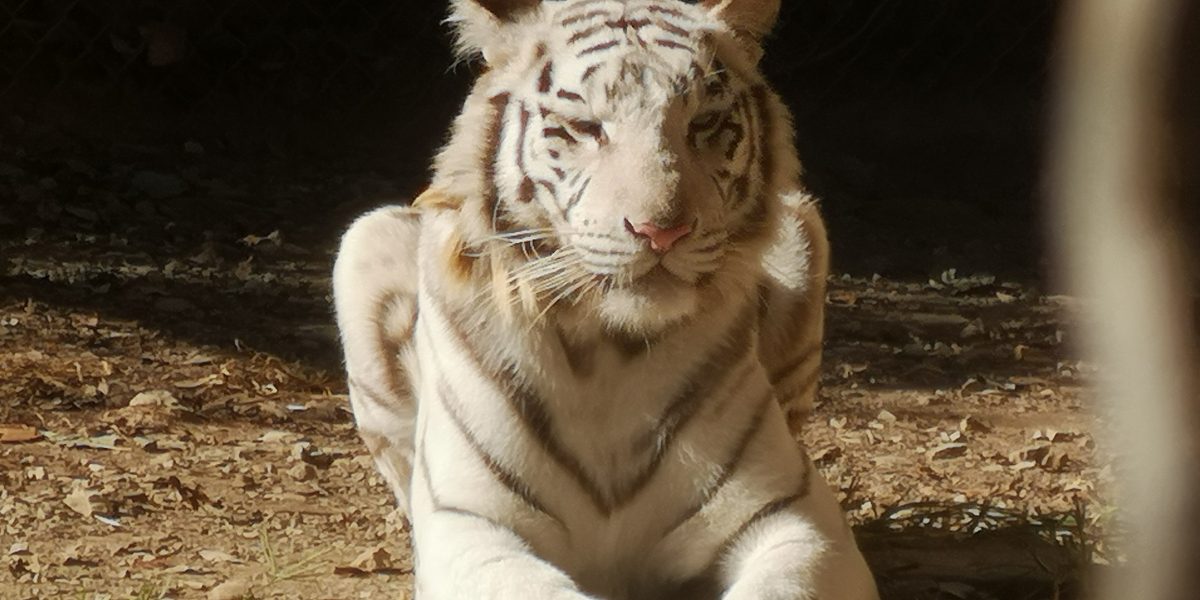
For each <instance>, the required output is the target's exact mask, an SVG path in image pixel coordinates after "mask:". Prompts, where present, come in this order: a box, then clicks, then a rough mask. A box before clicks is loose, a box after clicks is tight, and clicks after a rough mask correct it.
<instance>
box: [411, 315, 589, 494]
mask: <svg viewBox="0 0 1200 600" xmlns="http://www.w3.org/2000/svg"><path fill="white" fill-rule="evenodd" d="M438 300H439V299H436V298H435V302H436V303H437V305H438V306H437V308H438V311H439V312H441V313H442V315H443V318H445V319H446V321H447V324H448V325H449V329H450V331H451V333H452V334H453V335H454V337H455V340H456V341H457V342H458V345H459V346H461V347H462V348H463V349H464V350H465V351H466V353H467V355H468V357H469V359H470V360H471V362H472V366H473V367H474V368H475V369H476V370H478V371H479V372H480V373H481V374H482V375H484V376H485V377H487V378H488V379H489V380H490V381H491V382H492V383H493V384H494V385H495V386H496V387H497V389H498V391H499V392H500V394H501V395H502V396H504V398H505V400H506V401H507V402H508V404H509V407H510V408H511V409H512V411H513V412H514V413H515V414H516V416H517V417H518V420H519V421H521V423H523V424H524V425H525V428H526V430H527V431H528V433H530V435H532V436H533V438H534V439H535V440H536V441H537V443H538V445H539V446H541V448H542V450H543V451H545V452H546V454H548V455H549V456H550V458H552V459H553V460H554V461H555V462H556V463H558V465H559V467H561V468H562V469H563V470H564V471H566V472H567V474H568V475H570V476H571V478H572V479H574V480H575V482H576V483H577V484H578V485H579V486H580V487H581V488H582V489H583V491H584V492H585V493H586V494H587V496H588V498H589V499H590V500H591V502H592V504H593V505H594V506H595V507H596V509H597V510H599V511H600V512H601V513H602V514H605V515H608V514H611V513H612V510H613V507H612V504H611V503H610V502H609V501H608V499H607V498H606V495H605V494H604V492H603V491H602V490H601V489H600V486H599V485H598V484H596V482H594V481H592V479H591V478H590V477H588V476H587V474H586V472H585V471H584V469H583V465H582V463H580V461H579V459H578V458H576V457H575V456H574V455H572V454H571V453H570V452H568V451H567V450H566V448H565V447H563V445H562V444H561V443H560V442H559V440H558V438H557V437H556V436H555V435H554V431H553V424H552V423H551V421H550V415H549V413H548V412H547V410H546V408H545V403H544V402H543V401H542V399H541V397H539V396H538V394H537V393H536V392H535V391H534V390H532V389H530V388H528V387H527V386H525V385H523V384H522V383H521V382H522V380H523V379H524V378H523V377H522V375H521V373H520V372H518V370H517V368H516V366H515V365H512V364H501V365H498V366H492V365H489V364H487V363H486V362H485V361H484V360H483V355H482V354H481V353H480V352H479V350H478V348H476V347H475V345H474V344H472V343H471V338H470V337H469V336H467V335H466V333H464V332H463V331H462V329H461V323H462V319H461V318H460V316H459V315H457V314H455V313H453V312H451V311H450V310H448V308H447V307H446V306H445V305H444V304H442V303H441V302H439V301H438Z"/></svg>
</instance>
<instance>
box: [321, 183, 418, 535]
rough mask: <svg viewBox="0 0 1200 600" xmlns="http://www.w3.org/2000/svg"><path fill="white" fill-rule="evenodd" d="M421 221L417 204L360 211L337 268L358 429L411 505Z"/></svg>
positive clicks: (399, 496) (337, 300)
mask: <svg viewBox="0 0 1200 600" xmlns="http://www.w3.org/2000/svg"><path fill="white" fill-rule="evenodd" d="M420 228H421V219H420V215H419V213H417V212H416V211H415V210H414V209H409V208H402V207H387V208H381V209H379V210H376V211H374V212H371V213H369V214H367V215H365V216H363V217H361V218H359V219H358V220H357V221H355V223H354V224H353V225H352V226H351V227H350V229H349V230H348V231H347V232H346V234H345V235H344V236H343V237H342V242H341V246H340V247H339V249H338V257H337V262H336V264H335V265H334V272H333V295H334V305H335V309H336V311H337V321H338V329H339V330H340V331H341V335H342V349H343V352H344V356H345V361H346V372H347V375H348V377H347V379H348V381H349V387H350V404H351V406H352V407H353V409H354V418H355V420H356V422H357V425H358V432H359V435H360V436H361V437H362V439H363V441H364V442H366V445H367V448H368V449H369V450H370V452H371V455H372V457H373V458H374V459H375V464H376V465H377V466H378V468H379V472H380V473H381V474H382V475H383V477H384V479H385V480H386V481H387V483H388V485H389V486H390V487H391V489H392V492H393V493H394V494H395V496H396V501H397V502H398V503H399V505H400V508H401V509H403V510H404V511H405V512H406V513H408V508H409V487H410V480H411V478H412V465H413V438H414V435H413V434H414V431H413V430H414V424H415V422H416V412H417V404H416V400H415V398H414V397H413V391H412V381H413V380H414V378H415V376H416V370H415V367H416V364H415V362H416V361H415V360H412V358H411V347H412V339H411V338H412V332H413V330H414V327H415V324H416V320H417V282H418V273H417V246H418V242H419V239H420Z"/></svg>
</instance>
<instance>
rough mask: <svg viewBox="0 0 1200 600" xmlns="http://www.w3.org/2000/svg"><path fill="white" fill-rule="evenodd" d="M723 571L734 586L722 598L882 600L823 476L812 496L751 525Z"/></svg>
mask: <svg viewBox="0 0 1200 600" xmlns="http://www.w3.org/2000/svg"><path fill="white" fill-rule="evenodd" d="M809 468H810V469H814V468H815V467H813V466H812V465H811V464H810V465H809ZM775 508H777V507H775ZM723 567H724V570H725V571H726V578H727V580H729V581H730V583H729V587H728V588H727V590H726V592H725V594H724V595H722V596H721V598H722V600H879V592H878V591H877V590H876V588H875V579H874V577H872V575H871V570H870V568H869V567H868V566H867V563H866V560H864V559H863V556H862V553H861V552H859V550H858V547H857V545H856V543H855V541H854V536H853V533H852V532H851V531H850V527H849V525H847V524H846V522H845V520H844V518H843V516H842V512H841V507H840V506H839V505H838V503H837V498H836V496H834V494H833V491H832V490H831V489H830V488H829V486H828V485H827V484H826V483H825V481H824V479H823V478H821V477H820V475H819V474H816V476H815V477H814V478H813V480H812V487H811V489H810V490H809V494H808V495H807V496H806V497H804V498H802V499H800V500H798V501H796V502H794V503H793V504H792V505H791V506H788V507H785V508H784V509H782V510H780V511H779V512H777V513H775V514H772V515H769V516H767V517H765V518H763V519H761V520H759V521H758V522H756V523H754V524H752V525H751V526H750V527H748V528H747V529H746V530H745V531H744V532H743V533H742V535H741V537H740V538H739V539H738V540H737V542H736V543H735V544H734V546H733V547H732V548H731V552H730V555H729V558H728V560H726V562H725V564H724V565H723Z"/></svg>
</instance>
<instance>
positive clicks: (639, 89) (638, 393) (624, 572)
mask: <svg viewBox="0 0 1200 600" xmlns="http://www.w3.org/2000/svg"><path fill="white" fill-rule="evenodd" d="M455 10H456V12H455V13H454V14H455V15H456V18H457V19H458V20H459V28H460V35H461V39H462V40H463V43H464V44H466V45H467V46H468V47H470V48H475V49H478V50H480V51H482V53H483V54H484V55H485V57H486V58H487V60H488V62H489V65H490V66H491V67H492V68H491V70H489V71H488V72H487V73H486V74H484V75H483V76H481V77H480V79H479V81H478V82H477V83H476V85H475V87H474V89H473V91H472V93H471V95H470V97H469V98H468V99H467V101H466V105H465V107H464V111H463V114H462V115H461V116H460V117H459V119H458V120H457V121H456V124H455V127H454V131H453V134H452V137H451V141H450V143H449V144H448V146H447V147H446V149H445V150H444V151H443V152H442V154H441V155H440V157H439V159H438V161H437V164H436V167H435V177H434V181H433V186H432V188H431V189H432V190H433V191H431V192H429V193H427V194H426V196H424V197H423V198H422V199H421V200H420V201H418V203H417V204H418V208H417V209H415V210H403V209H385V210H384V211H380V212H377V213H373V214H372V215H369V216H367V217H365V218H363V219H361V220H360V221H359V222H358V223H356V225H355V226H354V227H352V229H351V231H350V232H349V233H348V234H347V236H346V238H345V239H344V241H343V248H342V250H341V254H340V255H339V263H338V267H337V268H336V269H335V278H334V280H335V297H336V299H337V305H338V306H337V308H338V315H339V325H340V326H341V329H342V332H343V342H344V345H345V347H346V355H347V369H348V371H349V375H350V381H351V398H352V402H353V404H354V408H355V414H356V417H357V419H358V423H359V428H360V431H361V432H362V433H363V437H364V439H365V440H366V441H367V442H368V445H369V447H370V448H371V450H372V453H373V454H374V455H375V457H376V459H377V462H378V463H379V464H380V468H381V471H382V472H383V473H384V475H385V476H386V477H387V478H388V480H389V482H390V483H391V485H392V487H393V489H394V491H395V492H396V495H397V497H398V499H399V500H400V502H401V504H402V505H403V506H405V508H406V509H407V510H408V511H409V514H410V517H411V519H412V521H413V528H414V531H413V535H414V546H415V548H416V554H417V556H418V567H417V587H418V594H420V595H421V596H422V597H428V598H516V597H518V596H520V597H523V598H524V597H535V598H543V597H545V598H585V597H592V596H588V594H591V595H594V596H596V597H603V598H611V599H636V598H662V597H670V596H671V595H680V594H682V595H680V596H679V597H689V598H703V597H713V598H715V597H722V598H810V597H817V596H818V595H819V596H820V597H821V598H872V597H874V596H875V592H874V585H873V582H872V581H871V578H870V574H869V572H868V571H867V569H866V566H865V563H864V562H863V561H862V558H861V556H860V555H859V553H858V551H857V549H856V548H855V547H854V542H853V538H852V537H851V536H850V534H849V529H848V527H847V526H846V524H845V522H844V520H843V518H842V515H841V514H840V510H839V507H838V505H837V502H836V501H835V499H834V497H833V495H832V493H831V491H830V490H829V489H828V487H827V486H826V485H825V483H824V482H823V481H822V480H821V478H820V475H819V474H818V473H816V471H815V470H814V468H813V466H812V464H811V462H810V461H808V459H807V457H806V456H805V455H804V452H803V450H802V449H801V448H800V447H799V446H798V445H797V444H796V443H795V441H794V436H793V431H792V430H791V429H790V428H789V423H788V422H789V420H790V421H792V423H793V425H794V424H795V423H796V422H798V420H799V418H800V416H801V415H802V413H803V412H804V411H805V410H807V407H808V406H810V405H811V398H812V397H813V395H814V394H815V391H816V388H815V386H816V378H817V372H818V370H819V356H820V336H821V318H822V311H821V307H820V305H821V302H822V301H823V295H824V287H823V281H824V276H825V269H826V265H827V260H828V259H827V249H826V242H825V239H824V232H823V229H821V225H820V220H819V216H818V215H817V213H816V210H815V207H814V205H813V204H812V202H811V200H809V199H808V198H807V197H806V196H804V195H803V194H802V193H801V192H800V191H799V165H798V163H797V161H796V159H795V153H794V151H793V150H792V148H791V133H790V123H789V121H788V117H787V113H786V110H785V109H784V108H783V106H782V105H781V103H780V102H779V101H778V99H777V98H776V97H775V96H774V94H773V93H772V92H771V91H770V89H769V87H767V85H766V84H765V82H763V81H762V78H761V76H760V75H758V73H757V71H756V67H755V63H756V60H757V50H756V49H757V39H758V37H759V36H761V35H762V34H763V33H764V32H765V31H766V29H767V28H768V27H769V26H770V24H771V22H772V21H773V19H774V15H775V13H776V12H777V10H778V5H777V4H773V3H770V2H760V1H755V0H743V1H741V2H738V1H736V0H733V1H726V2H723V3H712V5H707V4H706V5H700V6H693V5H687V4H683V3H680V2H675V1H672V0H631V1H628V2H617V1H611V0H567V1H564V2H546V3H540V2H536V1H532V0H531V1H529V2H486V3H476V2H473V1H466V0H464V1H461V2H458V3H456V4H455ZM380 246H386V248H380ZM414 254H415V256H414Z"/></svg>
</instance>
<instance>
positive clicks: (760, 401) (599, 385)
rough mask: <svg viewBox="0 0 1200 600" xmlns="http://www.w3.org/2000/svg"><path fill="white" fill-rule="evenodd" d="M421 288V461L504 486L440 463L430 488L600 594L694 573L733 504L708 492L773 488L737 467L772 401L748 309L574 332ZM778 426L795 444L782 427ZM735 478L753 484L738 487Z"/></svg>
mask: <svg viewBox="0 0 1200 600" xmlns="http://www.w3.org/2000/svg"><path fill="white" fill-rule="evenodd" d="M425 300H426V302H424V303H423V305H422V315H423V317H422V322H421V323H420V324H419V326H418V329H419V330H420V331H419V334H418V336H417V338H416V339H417V342H418V353H419V354H420V356H421V365H422V366H421V373H422V374H421V379H422V384H421V387H420V389H421V390H422V392H421V393H420V394H419V402H420V404H421V411H420V420H421V421H422V424H421V426H420V429H421V430H423V431H425V432H426V434H425V436H424V437H425V439H424V441H423V442H422V441H419V442H418V449H417V453H418V455H419V456H418V460H419V461H424V462H426V463H428V464H431V465H434V466H433V467H432V469H434V470H440V471H442V472H443V473H445V472H447V471H450V470H453V469H454V468H455V465H454V464H453V463H452V461H450V460H448V458H447V457H448V456H450V455H454V456H458V457H460V458H461V459H463V460H465V461H475V462H482V463H483V464H484V465H486V466H487V468H488V469H490V470H491V473H489V474H490V475H491V476H493V477H496V478H498V479H500V480H502V481H507V482H508V485H501V486H495V485H492V486H491V490H492V491H491V492H489V491H487V489H488V488H487V486H478V487H475V488H474V489H471V487H470V486H472V485H474V482H475V481H476V479H474V478H472V477H469V476H463V475H462V473H461V472H460V473H458V474H457V475H451V476H446V475H444V474H443V475H439V474H438V473H433V475H432V478H433V479H438V480H440V484H441V487H440V489H439V490H438V493H440V494H442V496H443V497H454V498H455V502H458V503H466V504H467V505H469V508H470V510H472V511H474V512H478V513H481V514H485V515H488V516H489V517H492V518H495V519H496V520H498V521H501V522H503V523H504V524H505V525H507V526H510V527H512V529H513V530H514V531H517V532H518V533H519V534H520V535H521V536H522V537H523V538H524V539H525V540H526V542H527V543H529V544H530V545H531V546H532V547H533V548H534V549H535V550H536V551H537V554H538V555H539V556H541V557H543V558H544V559H546V560H548V561H550V562H552V563H553V564H555V565H556V566H558V567H559V568H562V569H563V570H564V571H566V572H567V573H569V574H571V575H572V577H573V578H574V579H576V580H577V581H579V582H581V583H583V584H585V585H586V587H589V588H592V589H596V590H603V591H604V592H605V594H606V595H605V596H604V597H609V598H640V597H656V596H655V595H656V594H658V592H659V591H661V590H663V589H666V588H665V587H664V586H667V587H670V586H671V585H674V584H675V583H679V582H682V581H687V580H690V579H693V578H694V577H695V575H696V574H697V573H700V572H702V571H703V570H704V567H705V565H706V562H705V561H706V560H707V559H708V557H709V556H710V555H711V553H712V552H713V551H714V549H715V548H716V547H717V546H719V545H720V543H721V542H722V540H723V539H724V536H726V535H728V533H729V532H728V531H726V530H727V529H729V526H728V522H732V520H733V519H735V518H737V517H739V511H737V510H729V509H728V506H724V507H723V508H720V509H715V508H713V507H712V506H710V504H712V503H713V502H714V499H716V498H717V497H718V496H720V495H722V494H723V495H724V496H722V497H723V498H724V497H725V496H730V497H731V498H732V500H730V499H729V498H725V500H724V501H725V502H726V503H727V504H728V503H729V502H733V503H734V504H736V503H738V502H742V503H745V504H746V505H747V506H750V505H754V503H755V502H756V501H757V493H758V492H760V491H762V490H767V489H768V488H769V486H765V487H764V486H762V485H759V484H754V485H750V484H748V483H747V482H746V481H742V480H736V478H734V477H733V476H732V475H733V473H732V472H731V471H732V470H733V467H734V465H738V464H739V463H741V462H743V460H744V459H745V455H746V454H748V452H747V450H748V448H750V446H751V444H750V441H751V440H750V438H751V437H752V434H756V433H758V432H759V431H760V430H761V429H763V428H764V427H763V421H764V420H767V419H768V418H769V417H770V416H773V415H771V414H770V411H769V410H768V409H769V408H770V407H771V406H772V404H773V397H772V390H771V388H770V384H769V382H768V380H767V375H766V373H765V370H764V368H763V367H762V365H761V364H760V363H759V360H758V357H757V356H758V354H757V351H756V343H757V336H756V334H755V331H754V328H753V326H752V325H751V323H752V319H751V318H750V317H749V316H750V315H752V312H751V311H749V310H741V309H733V310H727V311H722V312H718V313H715V314H713V315H711V316H710V318H709V319H706V320H705V321H703V322H700V323H697V324H695V326H693V327H692V328H690V329H686V330H685V329H681V330H678V331H675V332H673V333H672V334H671V335H668V336H663V337H662V338H661V339H654V340H649V339H632V340H631V339H622V338H618V337H611V336H610V337H605V336H600V337H594V338H590V339H585V340H584V341H581V340H580V339H579V338H578V337H575V336H572V335H570V334H569V333H567V332H564V331H562V330H559V329H556V328H549V329H546V330H544V331H542V332H541V333H540V334H538V335H533V334H530V333H528V332H526V333H524V334H521V333H520V332H518V331H513V330H506V329H505V328H503V327H496V326H495V323H494V322H489V320H488V319H480V318H478V315H477V314H476V315H472V314H470V313H464V312H463V311H461V310H458V311H456V310H454V309H449V308H446V307H445V306H443V305H440V304H439V302H438V301H437V300H436V299H433V298H426V299H425ZM489 323H490V324H489ZM447 407H449V408H447ZM774 432H775V434H776V435H777V437H778V435H779V434H780V432H782V436H783V438H786V439H782V441H783V443H784V444H790V438H788V436H787V434H786V428H785V427H782V426H780V427H778V428H776V429H775V430H774ZM760 442H761V441H760ZM421 454H428V456H420V455H421ZM461 468H462V469H467V468H469V465H467V464H465V463H464V464H463V465H462V466H461ZM505 487H507V488H508V489H504V488H505ZM743 489H744V490H756V491H755V492H754V493H750V492H747V493H744V494H741V496H740V499H739V493H740V491H741V490H743ZM514 496H517V497H518V498H519V499H521V500H522V502H513V497H514ZM528 505H536V507H537V510H536V511H529V510H527V508H528ZM706 511H708V512H706ZM416 517H417V519H418V521H419V519H420V515H419V514H418V515H417V516H416ZM417 526H418V527H419V526H420V525H419V522H418V524H417ZM671 582H674V583H671ZM645 594H650V595H649V596H646V595H645Z"/></svg>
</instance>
